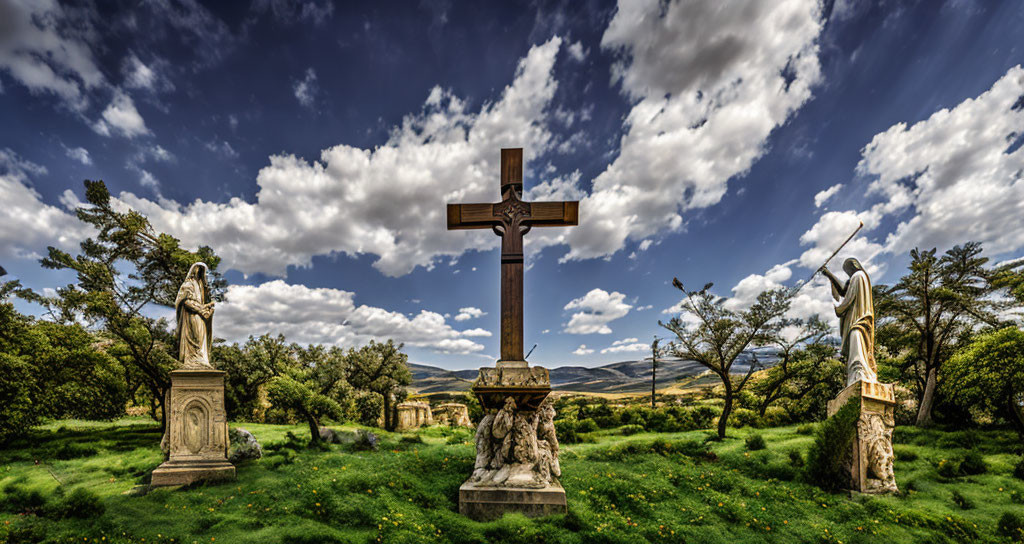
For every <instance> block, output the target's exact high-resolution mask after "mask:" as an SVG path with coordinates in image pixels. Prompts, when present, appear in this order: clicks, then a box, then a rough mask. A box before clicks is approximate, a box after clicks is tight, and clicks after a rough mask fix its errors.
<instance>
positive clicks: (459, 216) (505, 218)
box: [448, 148, 579, 362]
mask: <svg viewBox="0 0 1024 544" xmlns="http://www.w3.org/2000/svg"><path fill="white" fill-rule="evenodd" d="M500 189H501V202H498V203H494V204H448V230H458V229H488V228H489V229H491V230H493V231H494V233H495V234H497V235H498V236H501V360H500V361H499V362H521V361H524V359H523V235H525V234H526V233H528V232H530V229H532V228H533V227H568V226H575V225H577V224H579V202H578V201H564V202H525V201H523V200H522V195H523V150H522V148H517V149H502V150H501V185H500Z"/></svg>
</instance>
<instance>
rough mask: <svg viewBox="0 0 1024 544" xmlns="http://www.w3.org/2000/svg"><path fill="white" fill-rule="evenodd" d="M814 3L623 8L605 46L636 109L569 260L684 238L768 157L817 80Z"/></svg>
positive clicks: (652, 0)
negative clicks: (650, 240) (679, 234)
mask: <svg viewBox="0 0 1024 544" xmlns="http://www.w3.org/2000/svg"><path fill="white" fill-rule="evenodd" d="M820 9H821V6H820V2H818V1H817V0H779V1H772V2H762V1H759V0H746V1H737V2H720V1H718V0H705V1H693V2H672V3H665V2H659V1H658V0H630V1H626V0H622V1H620V2H619V6H618V10H617V11H616V13H615V15H614V17H613V18H612V20H611V23H610V24H609V26H608V28H607V29H606V30H605V33H604V35H603V37H602V40H601V46H602V48H604V49H606V50H609V51H612V52H614V53H616V54H617V55H618V58H619V60H618V62H617V63H616V64H615V66H614V74H613V75H614V77H615V79H616V80H617V81H618V82H619V83H620V85H621V89H622V92H623V93H624V95H625V96H626V97H627V98H628V99H630V100H631V101H632V102H633V106H632V109H631V110H630V112H629V114H628V115H627V117H626V120H625V133H624V135H623V136H622V138H621V140H620V142H619V153H618V156H617V157H616V158H615V160H614V161H613V162H612V163H611V164H610V165H609V166H608V167H607V169H606V170H605V171H604V172H602V173H601V174H600V175H598V176H597V177H596V178H595V179H594V182H593V192H592V193H591V194H590V196H588V197H586V198H585V199H584V200H583V202H582V203H581V206H580V207H581V210H582V211H581V214H580V227H579V228H576V229H570V232H569V233H568V234H567V235H566V240H567V241H568V242H569V244H570V246H571V249H570V251H569V253H568V254H567V255H566V256H565V257H564V258H566V259H577V258H591V257H601V256H606V255H610V254H613V253H615V252H617V251H618V250H620V249H622V248H623V247H624V246H625V243H626V240H642V239H644V238H647V237H649V236H652V235H654V234H656V233H659V232H665V231H673V230H678V229H680V228H681V227H682V226H683V223H684V219H683V213H684V212H685V211H686V210H690V209H697V208H705V207H708V206H711V205H713V204H715V203H717V202H718V201H719V200H720V199H721V198H722V196H723V195H724V194H725V192H726V184H727V182H728V181H729V180H730V179H732V178H734V177H736V176H741V175H743V174H745V173H746V172H747V171H748V170H749V169H750V167H751V165H752V164H753V163H754V161H756V160H757V159H758V158H760V157H761V155H763V154H764V153H765V150H766V142H767V140H768V137H769V135H770V134H771V132H772V131H773V130H774V129H775V128H777V127H778V126H780V125H782V124H783V123H785V122H786V120H787V119H788V118H789V117H790V115H792V114H793V112H795V111H796V110H797V109H799V108H800V107H801V106H802V105H803V104H804V103H805V102H807V100H809V99H810V98H811V89H812V87H813V86H814V85H815V84H817V83H818V82H819V81H820V80H821V73H820V65H819V62H818V56H817V55H818V45H817V39H818V35H819V33H820V32H821V29H822V26H823V22H822V20H821V13H820Z"/></svg>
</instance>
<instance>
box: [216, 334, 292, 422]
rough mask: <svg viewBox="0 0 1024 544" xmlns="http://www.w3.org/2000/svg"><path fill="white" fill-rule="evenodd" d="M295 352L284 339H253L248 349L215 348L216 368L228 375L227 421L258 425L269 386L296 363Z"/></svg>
mask: <svg viewBox="0 0 1024 544" xmlns="http://www.w3.org/2000/svg"><path fill="white" fill-rule="evenodd" d="M294 352H295V348H294V347H293V346H289V345H288V343H287V342H286V341H285V338H284V335H278V336H271V335H269V334H264V335H262V336H259V337H252V336H250V337H249V339H248V340H247V341H246V343H245V345H243V346H241V347H239V346H238V345H237V344H232V345H230V346H216V347H214V349H213V353H214V355H215V357H214V359H215V362H214V364H215V365H216V367H217V368H218V369H220V370H224V371H226V372H227V373H228V376H227V384H226V386H225V403H226V405H227V406H226V407H227V411H228V417H229V418H232V419H244V420H252V421H258V420H260V417H259V416H258V415H257V414H258V413H259V411H260V409H261V406H260V404H261V395H262V394H263V392H264V391H265V388H266V384H267V383H268V382H270V380H271V379H273V378H274V377H275V376H279V375H281V373H282V372H283V371H284V369H285V368H286V367H288V366H289V365H290V364H292V363H293V357H292V356H293V354H294Z"/></svg>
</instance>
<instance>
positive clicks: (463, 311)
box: [455, 306, 487, 321]
mask: <svg viewBox="0 0 1024 544" xmlns="http://www.w3.org/2000/svg"><path fill="white" fill-rule="evenodd" d="M484 315H487V312H485V311H483V310H481V309H480V308H474V307H472V306H470V307H467V308H459V313H458V314H457V315H456V316H455V321H466V320H467V319H476V318H478V317H481V316H484Z"/></svg>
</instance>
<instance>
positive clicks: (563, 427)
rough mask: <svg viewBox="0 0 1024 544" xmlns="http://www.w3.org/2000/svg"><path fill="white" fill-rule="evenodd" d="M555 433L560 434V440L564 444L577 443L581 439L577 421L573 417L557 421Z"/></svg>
mask: <svg viewBox="0 0 1024 544" xmlns="http://www.w3.org/2000/svg"><path fill="white" fill-rule="evenodd" d="M555 434H556V435H558V442H559V443H562V444H577V443H579V441H580V436H579V434H577V433H576V422H575V421H574V420H571V419H560V420H558V421H556V422H555Z"/></svg>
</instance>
